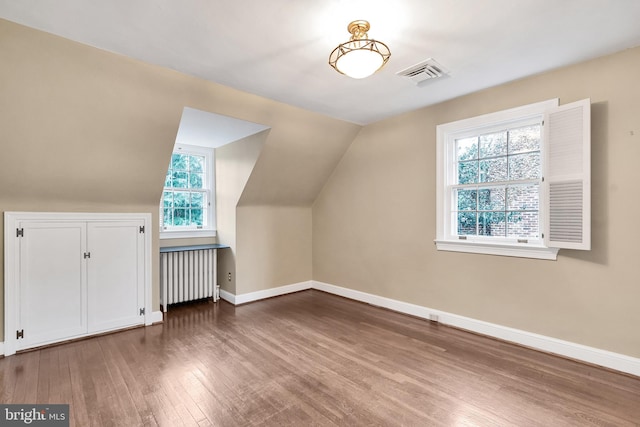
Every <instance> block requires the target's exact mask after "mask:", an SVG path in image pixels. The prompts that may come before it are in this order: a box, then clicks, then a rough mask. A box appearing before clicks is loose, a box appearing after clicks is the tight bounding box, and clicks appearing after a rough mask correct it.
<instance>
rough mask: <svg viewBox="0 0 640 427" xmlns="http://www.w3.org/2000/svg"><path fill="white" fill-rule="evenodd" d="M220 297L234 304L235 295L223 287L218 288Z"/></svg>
mask: <svg viewBox="0 0 640 427" xmlns="http://www.w3.org/2000/svg"><path fill="white" fill-rule="evenodd" d="M220 299H223V300H225V301H226V302H228V303H231V304H233V305H236V296H235V295H234V294H232V293H231V292H228V291H225V290H224V289H220Z"/></svg>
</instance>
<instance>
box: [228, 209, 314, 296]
mask: <svg viewBox="0 0 640 427" xmlns="http://www.w3.org/2000/svg"><path fill="white" fill-rule="evenodd" d="M237 212H238V215H237V221H238V223H237V230H238V235H237V239H238V241H237V245H238V247H237V255H238V256H237V259H236V274H237V281H236V295H241V294H246V293H249V292H255V291H260V290H264V289H270V288H275V287H278V286H283V285H291V284H294V283H299V282H306V281H308V280H311V234H312V232H311V223H312V221H311V207H310V206H239V207H238V211H237Z"/></svg>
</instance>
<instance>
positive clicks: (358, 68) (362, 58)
mask: <svg viewBox="0 0 640 427" xmlns="http://www.w3.org/2000/svg"><path fill="white" fill-rule="evenodd" d="M383 62H384V60H383V58H382V56H381V55H380V54H379V53H378V52H376V51H373V50H366V49H361V50H352V51H350V52H348V53H345V54H344V55H342V56H341V57H340V58H338V60H337V61H336V68H337V69H338V71H340V72H341V73H342V74H345V75H347V76H349V77H352V78H354V79H363V78H365V77H369V76H370V75H372V74H373V73H375V72H376V71H378V69H379V68H380V67H381V66H382V63H383Z"/></svg>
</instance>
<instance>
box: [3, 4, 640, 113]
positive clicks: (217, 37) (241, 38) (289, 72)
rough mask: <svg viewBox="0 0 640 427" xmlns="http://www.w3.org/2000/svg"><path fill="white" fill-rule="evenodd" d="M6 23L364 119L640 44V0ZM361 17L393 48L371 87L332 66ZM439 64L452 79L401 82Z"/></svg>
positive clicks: (6, 14) (73, 8)
mask: <svg viewBox="0 0 640 427" xmlns="http://www.w3.org/2000/svg"><path fill="white" fill-rule="evenodd" d="M0 17H3V18H5V19H8V20H10V21H14V22H17V23H21V24H24V25H27V26H30V27H33V28H37V29H41V30H44V31H47V32H50V33H53V34H57V35H60V36H63V37H66V38H69V39H72V40H76V41H78V42H81V43H85V44H88V45H92V46H95V47H98V48H101V49H105V50H108V51H112V52H117V53H120V54H123V55H127V56H130V57H133V58H137V59H140V60H142V61H145V62H149V63H153V64H158V65H162V66H165V67H169V68H172V69H175V70H178V71H181V72H184V73H187V74H191V75H194V76H198V77H201V78H204V79H207V80H211V81H214V82H217V83H221V84H223V85H226V86H231V87H234V88H237V89H240V90H243V91H246V92H251V93H254V94H258V95H262V96H264V97H267V98H271V99H274V100H278V101H281V102H284V103H287V104H291V105H296V106H299V107H302V108H305V109H308V110H312V111H316V112H319V113H322V114H326V115H329V116H332V117H336V118H340V119H343V120H347V121H351V122H354V123H358V124H367V123H371V122H374V121H377V120H380V119H383V118H386V117H389V116H392V115H395V114H398V113H402V112H405V111H408V110H412V109H415V108H419V107H422V106H427V105H431V104H435V103H437V102H441V101H443V100H446V99H451V98H453V97H457V96H460V95H464V94H467V93H470V92H474V91H477V90H480V89H483V88H487V87H491V86H495V85H498V84H501V83H504V82H507V81H511V80H514V79H518V78H522V77H525V76H528V75H532V74H536V73H540V72H543V71H546V70H550V69H553V68H557V67H561V66H564V65H568V64H572V63H576V62H580V61H583V60H586V59H589V58H594V57H597V56H601V55H605V54H609V53H613V52H616V51H620V50H623V49H626V48H630V47H635V46H638V45H640V25H639V24H638V21H639V18H640V1H639V0H396V1H389V0H325V1H319V0H316V1H304V0H234V1H230V0H181V1H176V0H93V1H86V0H0ZM355 19H366V20H368V21H370V23H371V30H370V31H369V36H370V38H374V39H377V40H380V41H383V42H385V43H386V44H387V45H388V46H389V48H390V49H391V59H390V61H389V63H388V64H387V65H386V67H385V68H384V69H383V70H381V71H380V72H378V73H377V74H375V75H374V76H372V77H370V78H368V79H363V80H353V79H350V78H348V77H345V76H343V75H341V74H338V73H337V72H336V71H334V70H333V69H332V68H331V67H330V66H329V65H328V63H327V60H328V56H329V53H330V52H331V50H333V48H335V46H337V45H338V44H339V43H342V42H344V41H346V40H347V39H348V37H349V34H348V33H347V30H346V28H347V24H348V23H349V22H350V21H352V20H355ZM430 57H433V58H434V59H436V60H437V61H438V62H440V63H441V64H442V65H443V66H445V67H446V68H447V69H449V70H450V71H451V75H450V76H449V77H448V78H445V79H438V80H434V81H432V82H430V83H428V84H424V85H421V86H416V85H415V84H413V83H412V82H411V81H409V80H405V79H403V78H400V77H398V76H396V75H395V73H396V72H398V71H400V70H402V69H405V68H407V67H409V66H411V65H413V64H416V63H418V62H420V61H423V60H425V59H427V58H430ZM603 78H606V76H603Z"/></svg>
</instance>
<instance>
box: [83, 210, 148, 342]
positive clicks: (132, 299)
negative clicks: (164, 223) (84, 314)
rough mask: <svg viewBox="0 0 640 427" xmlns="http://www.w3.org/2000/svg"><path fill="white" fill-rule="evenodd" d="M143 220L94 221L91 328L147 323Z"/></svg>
mask: <svg viewBox="0 0 640 427" xmlns="http://www.w3.org/2000/svg"><path fill="white" fill-rule="evenodd" d="M143 225H144V223H143V222H142V221H104V222H90V223H88V225H87V234H88V240H87V241H88V246H87V250H88V251H89V252H90V253H91V257H90V258H89V259H88V264H87V269H88V271H87V284H88V286H87V293H88V299H87V301H88V305H87V311H88V316H89V317H88V332H89V333H94V332H101V331H108V330H112V329H117V328H122V327H127V326H134V325H139V324H142V323H144V316H143V315H141V314H140V309H141V308H142V307H144V233H141V232H140V227H141V226H143Z"/></svg>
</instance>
